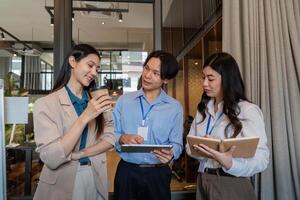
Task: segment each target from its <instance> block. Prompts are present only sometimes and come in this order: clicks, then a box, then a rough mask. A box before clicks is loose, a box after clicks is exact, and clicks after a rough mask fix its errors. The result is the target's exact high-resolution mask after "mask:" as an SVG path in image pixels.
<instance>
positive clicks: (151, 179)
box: [114, 160, 172, 200]
mask: <svg viewBox="0 0 300 200" xmlns="http://www.w3.org/2000/svg"><path fill="white" fill-rule="evenodd" d="M171 176H172V172H171V169H170V167H169V166H159V167H141V166H139V165H137V164H133V163H128V162H125V161H123V160H121V161H120V162H119V164H118V168H117V172H116V176H115V182H114V199H115V200H158V199H159V200H160V199H161V200H171V190H170V183H171Z"/></svg>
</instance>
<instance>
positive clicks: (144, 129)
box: [138, 126, 148, 141]
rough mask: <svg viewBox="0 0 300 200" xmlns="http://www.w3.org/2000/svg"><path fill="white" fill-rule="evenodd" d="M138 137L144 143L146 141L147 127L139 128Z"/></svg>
mask: <svg viewBox="0 0 300 200" xmlns="http://www.w3.org/2000/svg"><path fill="white" fill-rule="evenodd" d="M138 135H139V136H142V137H143V138H144V141H146V140H147V139H148V126H139V127H138Z"/></svg>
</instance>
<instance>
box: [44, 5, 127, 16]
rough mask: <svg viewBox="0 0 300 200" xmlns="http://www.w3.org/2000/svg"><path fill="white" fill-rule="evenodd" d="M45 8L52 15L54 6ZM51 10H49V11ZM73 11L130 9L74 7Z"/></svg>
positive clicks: (120, 10)
mask: <svg viewBox="0 0 300 200" xmlns="http://www.w3.org/2000/svg"><path fill="white" fill-rule="evenodd" d="M45 9H46V10H47V12H48V13H49V14H50V13H51V14H50V15H51V17H52V15H53V14H52V12H51V10H54V7H53V6H45ZM48 10H49V11H50V12H49V11H48ZM73 11H96V12H129V10H128V9H121V8H79V7H73Z"/></svg>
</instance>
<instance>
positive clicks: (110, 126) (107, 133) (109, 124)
mask: <svg viewBox="0 0 300 200" xmlns="http://www.w3.org/2000/svg"><path fill="white" fill-rule="evenodd" d="M103 115H104V129H103V134H101V137H100V139H101V140H104V141H106V142H108V143H110V144H111V145H113V146H115V143H116V138H115V134H114V123H113V117H112V112H111V111H109V112H105V113H103Z"/></svg>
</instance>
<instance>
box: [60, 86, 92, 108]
mask: <svg viewBox="0 0 300 200" xmlns="http://www.w3.org/2000/svg"><path fill="white" fill-rule="evenodd" d="M65 87H66V90H67V92H68V94H69V97H70V100H71V102H72V104H74V103H78V104H84V103H86V102H88V101H89V97H88V94H87V91H86V90H82V98H81V99H80V98H78V97H77V96H76V95H75V94H74V93H73V92H72V91H71V90H70V88H69V87H68V86H67V85H66V86H65Z"/></svg>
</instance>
